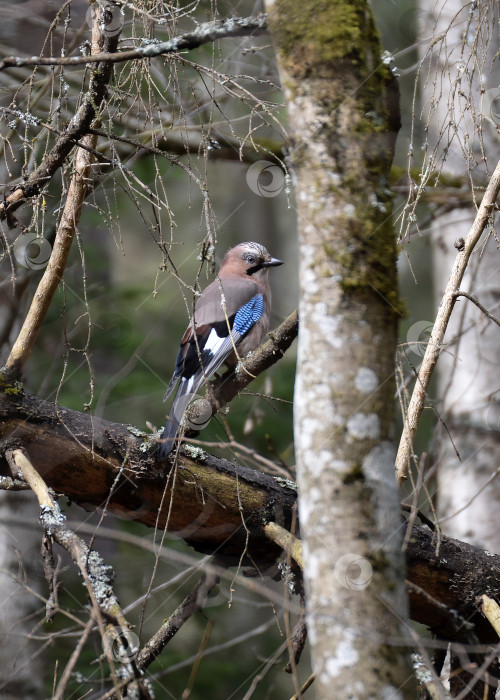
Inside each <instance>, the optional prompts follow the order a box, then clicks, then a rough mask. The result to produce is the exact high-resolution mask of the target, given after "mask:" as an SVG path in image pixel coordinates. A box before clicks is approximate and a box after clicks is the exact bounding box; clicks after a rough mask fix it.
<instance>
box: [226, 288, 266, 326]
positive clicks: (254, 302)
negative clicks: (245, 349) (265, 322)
mask: <svg viewBox="0 0 500 700" xmlns="http://www.w3.org/2000/svg"><path fill="white" fill-rule="evenodd" d="M263 313H264V299H263V298H262V294H256V295H255V296H254V297H252V298H251V299H250V301H249V302H248V303H247V304H245V306H242V307H241V309H239V311H237V313H236V315H235V317H234V323H233V331H236V332H237V333H239V334H240V335H241V336H243V335H245V333H247V332H248V331H249V330H250V328H251V327H252V326H253V325H254V323H257V321H258V320H259V318H260V317H261V316H262V314H263Z"/></svg>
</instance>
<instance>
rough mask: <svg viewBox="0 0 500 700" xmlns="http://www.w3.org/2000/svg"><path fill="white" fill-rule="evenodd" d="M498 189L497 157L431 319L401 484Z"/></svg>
mask: <svg viewBox="0 0 500 700" xmlns="http://www.w3.org/2000/svg"><path fill="white" fill-rule="evenodd" d="M499 191H500V161H499V162H498V164H497V166H496V168H495V171H494V173H493V175H492V176H491V179H490V181H489V183H488V187H487V188H486V192H485V194H484V197H483V199H482V202H481V205H480V206H479V209H478V212H477V214H476V218H475V219H474V223H473V224H472V227H471V229H470V231H469V233H468V234H467V236H466V238H465V240H464V241H463V242H462V245H461V246H460V250H459V252H458V254H457V257H456V259H455V263H454V265H453V269H452V271H451V274H450V278H449V280H448V284H447V286H446V290H445V293H444V296H443V299H442V300H441V304H440V306H439V310H438V313H437V316H436V320H435V322H434V327H433V329H432V334H431V337H430V338H429V343H428V345H427V348H426V351H425V355H424V359H423V361H422V365H421V367H420V372H419V373H418V377H417V382H416V384H415V388H414V390H413V394H412V397H411V401H410V404H409V406H408V413H407V415H406V418H405V424H404V428H403V433H402V435H401V441H400V443H399V450H398V454H397V457H396V475H397V478H398V482H399V483H400V484H401V483H402V481H403V480H404V479H405V478H406V473H407V471H408V467H409V464H410V460H411V455H412V453H413V441H414V439H415V434H416V432H417V427H418V422H419V418H420V414H421V413H422V410H423V407H424V401H425V397H426V395H427V390H428V388H429V383H430V381H431V377H432V374H433V372H434V368H435V366H436V363H437V361H438V358H439V353H440V351H441V346H442V343H443V339H444V335H445V333H446V328H447V326H448V322H449V320H450V316H451V313H452V311H453V307H454V305H455V301H456V293H457V291H458V290H459V287H460V283H461V282H462V279H463V276H464V273H465V270H466V268H467V264H468V262H469V258H470V256H471V254H472V252H473V250H474V247H475V246H476V244H477V243H478V241H479V239H480V237H481V235H482V233H483V231H484V228H485V227H486V225H487V223H488V221H489V220H490V217H491V214H492V210H493V208H494V205H495V201H496V199H497V197H498V193H499Z"/></svg>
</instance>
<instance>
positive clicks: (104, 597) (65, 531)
mask: <svg viewBox="0 0 500 700" xmlns="http://www.w3.org/2000/svg"><path fill="white" fill-rule="evenodd" d="M6 458H7V460H8V462H9V464H10V465H11V468H12V469H13V470H14V472H16V471H20V472H21V474H22V476H23V478H24V479H25V481H26V482H27V483H28V484H29V485H30V487H31V489H32V491H33V493H34V494H35V495H36V497H37V499H38V502H39V504H40V521H41V523H42V525H43V527H44V529H45V532H46V534H47V535H48V536H50V537H53V539H54V540H55V541H56V542H57V543H58V544H59V545H60V546H61V547H63V548H64V549H66V551H67V552H69V554H71V557H72V558H73V561H74V562H75V563H76V565H77V566H78V568H79V570H80V573H81V574H82V577H83V579H84V581H85V584H86V586H87V591H88V594H89V597H90V599H91V602H92V606H93V613H94V615H95V618H96V620H97V623H98V626H99V630H100V632H101V635H102V637H103V639H104V637H105V635H106V634H107V627H105V623H104V621H103V616H104V617H105V618H106V619H107V621H108V623H109V622H111V623H113V624H114V625H118V626H119V627H120V628H124V629H127V628H128V623H127V621H126V619H125V616H124V615H123V612H122V610H121V608H120V604H119V603H118V599H117V598H116V595H115V593H114V591H113V588H112V582H113V579H114V572H113V570H112V568H111V566H109V565H107V564H105V563H104V561H103V560H102V559H101V557H100V555H99V554H98V553H97V552H96V551H95V550H91V549H90V548H89V547H88V546H87V544H86V543H85V542H84V541H83V540H82V539H81V538H80V537H78V535H76V534H75V533H74V532H73V531H72V530H70V529H69V528H68V527H67V526H66V518H65V516H64V515H63V513H62V512H61V510H60V508H59V505H58V504H57V502H56V501H55V500H54V498H53V497H52V495H51V493H50V491H49V489H48V488H47V485H46V484H45V482H44V480H43V479H42V477H41V476H40V474H39V473H38V472H37V470H36V469H35V467H34V466H33V465H32V463H31V461H30V460H29V458H28V456H27V454H26V453H25V452H23V450H21V449H14V450H7V451H6ZM109 626H110V625H108V627H109ZM110 668H111V674H112V677H113V680H114V683H115V686H116V685H117V684H118V679H117V677H116V674H115V673H114V664H113V662H112V660H111V659H110ZM123 673H124V669H122V675H123ZM125 674H126V675H127V677H128V678H129V679H130V682H134V683H135V682H137V683H141V681H140V680H138V679H139V677H140V675H141V674H140V672H139V670H138V668H137V666H136V664H135V662H134V661H133V659H130V661H129V663H128V664H127V666H126V670H125ZM68 678H69V676H68ZM61 683H62V679H61V682H60V684H59V688H58V692H59V695H58V696H57V697H61V698H62V696H63V695H62V693H63V690H64V687H63V686H62V685H61ZM141 689H142V687H141ZM143 697H145V698H146V697H149V696H148V695H147V692H146V691H145V694H144V695H143Z"/></svg>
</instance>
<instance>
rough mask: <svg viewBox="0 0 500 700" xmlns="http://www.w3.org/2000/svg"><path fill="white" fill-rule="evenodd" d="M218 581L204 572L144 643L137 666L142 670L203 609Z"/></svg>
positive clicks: (213, 575)
mask: <svg viewBox="0 0 500 700" xmlns="http://www.w3.org/2000/svg"><path fill="white" fill-rule="evenodd" d="M218 583H219V577H218V576H217V575H215V574H213V573H207V574H204V575H203V577H202V579H201V580H200V581H199V582H198V583H197V584H196V586H195V587H194V588H193V590H192V591H190V592H189V593H188V594H187V596H186V597H185V598H184V600H183V601H182V603H181V604H180V605H179V607H178V608H177V609H176V610H175V611H174V612H173V613H172V615H170V617H169V618H168V620H166V621H165V622H164V623H163V625H162V626H161V627H160V629H159V630H158V631H157V632H156V633H155V634H154V635H153V636H152V637H151V639H150V640H149V642H148V643H147V644H145V645H144V648H143V649H141V651H140V652H139V654H138V655H137V658H136V663H137V666H138V668H140V669H141V670H144V669H145V668H147V667H148V666H149V665H150V664H152V663H153V661H154V660H155V659H156V657H157V656H159V654H160V652H161V651H162V649H163V648H164V647H165V646H166V645H167V644H168V642H169V641H170V640H171V639H172V637H173V636H174V635H175V634H176V633H177V632H178V631H179V630H180V628H181V627H182V626H183V625H184V624H185V623H186V622H187V621H188V620H189V618H190V617H192V615H194V613H196V612H198V611H199V610H202V609H203V606H204V605H205V601H206V599H207V597H208V596H209V595H210V592H211V591H212V590H213V589H214V588H215V586H216V585H217V584H218Z"/></svg>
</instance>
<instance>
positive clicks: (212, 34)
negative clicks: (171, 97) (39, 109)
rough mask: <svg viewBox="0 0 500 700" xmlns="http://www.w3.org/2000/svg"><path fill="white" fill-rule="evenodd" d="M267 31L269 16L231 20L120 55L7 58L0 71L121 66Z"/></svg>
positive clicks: (205, 26) (221, 21)
mask: <svg viewBox="0 0 500 700" xmlns="http://www.w3.org/2000/svg"><path fill="white" fill-rule="evenodd" d="M266 30H267V15H265V14H260V15H258V16H257V17H230V18H228V19H222V20H217V21H214V22H204V23H202V24H199V25H198V26H197V27H196V29H195V30H194V31H193V32H188V33H187V34H181V35H180V36H177V37H174V38H173V39H169V40H168V41H161V42H158V43H153V42H151V43H150V44H148V45H147V46H140V47H138V48H136V49H130V51H121V52H119V53H110V52H105V53H100V54H96V55H94V56H31V57H29V58H23V57H21V56H6V57H5V58H4V59H3V60H2V61H0V71H2V70H5V69H7V68H21V67H23V66H81V65H85V64H87V63H97V62H101V63H102V62H107V63H120V62H123V61H132V60H134V59H143V58H155V57H156V56H164V55H165V54H169V53H178V52H179V51H182V50H189V49H197V48H198V47H199V46H201V45H202V44H207V43H210V42H213V41H217V39H227V38H228V37H235V36H236V37H238V36H248V35H252V36H258V35H259V34H263V33H264V32H265V31H266Z"/></svg>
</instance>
